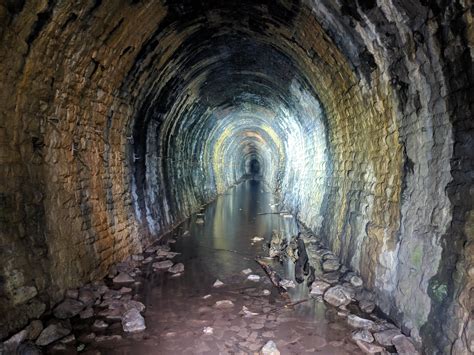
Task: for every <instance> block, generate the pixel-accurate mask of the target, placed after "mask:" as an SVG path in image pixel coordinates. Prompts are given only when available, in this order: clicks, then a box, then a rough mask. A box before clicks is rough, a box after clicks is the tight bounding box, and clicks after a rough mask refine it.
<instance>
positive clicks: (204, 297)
mask: <svg viewBox="0 0 474 355" xmlns="http://www.w3.org/2000/svg"><path fill="white" fill-rule="evenodd" d="M211 297H212V295H205V296H203V297H202V298H203V299H205V300H207V299H208V298H211Z"/></svg>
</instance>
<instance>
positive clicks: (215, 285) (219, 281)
mask: <svg viewBox="0 0 474 355" xmlns="http://www.w3.org/2000/svg"><path fill="white" fill-rule="evenodd" d="M221 286H224V283H223V282H222V281H221V280H219V279H217V280H216V281H215V282H214V284H213V285H212V287H221Z"/></svg>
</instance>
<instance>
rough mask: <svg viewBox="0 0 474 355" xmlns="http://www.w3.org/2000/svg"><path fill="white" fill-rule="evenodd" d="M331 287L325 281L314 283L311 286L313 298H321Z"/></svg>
mask: <svg viewBox="0 0 474 355" xmlns="http://www.w3.org/2000/svg"><path fill="white" fill-rule="evenodd" d="M330 286H331V285H330V284H328V283H327V282H324V281H314V282H313V283H312V285H311V291H310V295H311V296H321V295H323V294H324V291H326V290H327V289H328V288H329V287H330Z"/></svg>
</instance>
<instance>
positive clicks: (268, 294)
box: [262, 289, 271, 296]
mask: <svg viewBox="0 0 474 355" xmlns="http://www.w3.org/2000/svg"><path fill="white" fill-rule="evenodd" d="M270 294H271V292H270V290H266V289H265V290H263V291H262V295H264V296H270Z"/></svg>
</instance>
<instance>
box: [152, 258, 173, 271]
mask: <svg viewBox="0 0 474 355" xmlns="http://www.w3.org/2000/svg"><path fill="white" fill-rule="evenodd" d="M152 266H153V268H154V269H157V270H167V269H169V268H170V267H172V266H173V262H172V261H171V260H165V261H159V262H157V263H153V265H152Z"/></svg>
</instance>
